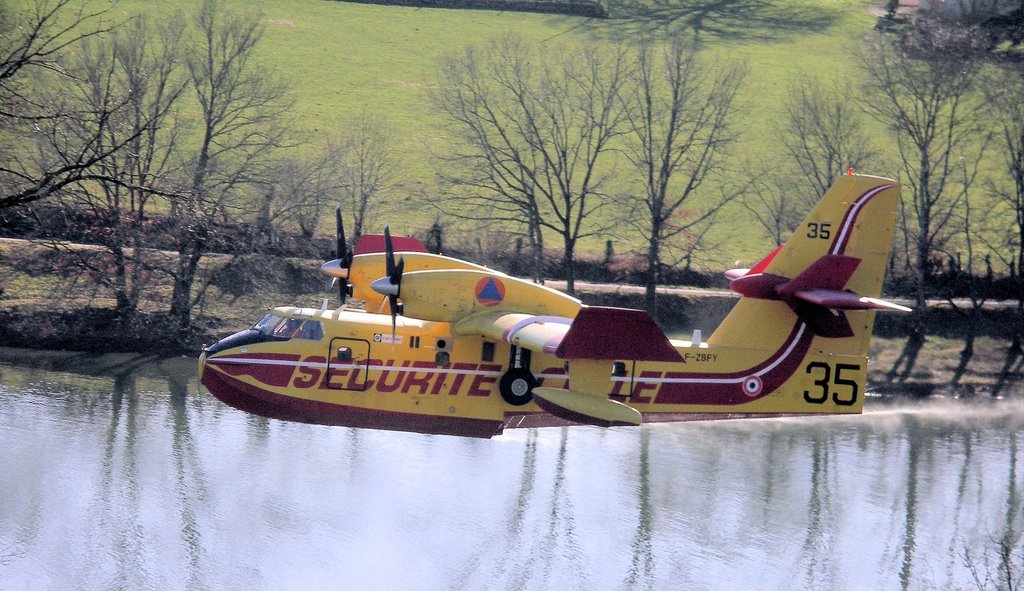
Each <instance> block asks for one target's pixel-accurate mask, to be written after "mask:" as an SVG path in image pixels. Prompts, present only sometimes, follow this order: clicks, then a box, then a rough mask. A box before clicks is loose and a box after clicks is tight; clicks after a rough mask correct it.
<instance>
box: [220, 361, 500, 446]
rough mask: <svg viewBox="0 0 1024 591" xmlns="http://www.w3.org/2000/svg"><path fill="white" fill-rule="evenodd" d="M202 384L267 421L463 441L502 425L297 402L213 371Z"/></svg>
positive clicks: (493, 432)
mask: <svg viewBox="0 0 1024 591" xmlns="http://www.w3.org/2000/svg"><path fill="white" fill-rule="evenodd" d="M202 382H203V385H204V386H206V388H207V389H208V390H209V391H210V392H211V393H212V394H213V395H214V396H215V397H216V398H217V399H218V400H220V401H221V402H223V403H225V404H227V405H228V406H232V407H234V408H237V409H239V410H243V411H245V412H249V413H252V414H256V415H260V416H263V417H267V418H272V419H281V420H286V421H295V422H300V423H313V424H317V425H331V426H339V427H356V428H363V429H389V430H392V431H409V432H415V433H427V434H435V435H460V436H464V437H493V436H494V435H498V434H500V433H501V430H502V425H503V423H504V421H490V420H485V419H471V418H466V417H451V416H443V415H429V414H422V415H421V414H412V413H400V412H392V411H383V410H375V409H367V408H361V407H355V406H346V405H343V404H332V403H329V402H321V401H317V400H307V399H304V398H296V397H293V396H286V395H282V394H277V393H275V392H270V391H267V390H264V389H262V388H258V387H256V386H253V385H251V384H248V383H245V382H242V381H240V380H237V379H234V378H232V377H231V376H228V375H224V374H222V373H219V372H218V370H216V369H212V368H207V369H206V370H205V371H204V372H203V375H202Z"/></svg>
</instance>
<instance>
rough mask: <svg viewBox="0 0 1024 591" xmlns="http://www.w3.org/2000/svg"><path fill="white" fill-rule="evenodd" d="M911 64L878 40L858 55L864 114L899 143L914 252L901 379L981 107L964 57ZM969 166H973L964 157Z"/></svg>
mask: <svg viewBox="0 0 1024 591" xmlns="http://www.w3.org/2000/svg"><path fill="white" fill-rule="evenodd" d="M918 55H919V56H920V58H918V59H915V58H914V57H911V56H910V55H908V54H906V53H904V52H903V51H901V50H899V49H897V48H895V47H894V46H892V45H890V44H888V43H886V42H885V41H883V40H876V43H875V44H874V45H873V47H872V48H871V49H870V50H869V51H868V52H866V53H864V54H862V55H861V56H860V58H861V59H860V62H861V67H862V68H863V70H864V71H865V73H866V74H867V83H866V88H865V92H864V93H863V96H864V97H866V98H865V100H863V101H862V106H863V108H864V109H865V110H866V111H867V112H868V113H869V114H871V115H872V116H873V117H875V118H876V119H877V120H878V121H879V122H880V123H882V124H883V125H885V126H886V127H888V128H889V130H890V131H891V132H892V134H893V136H894V137H895V140H896V147H897V150H898V153H899V159H900V169H901V171H902V173H903V174H902V177H903V180H904V182H905V185H906V187H907V189H909V191H907V190H905V191H904V204H905V206H906V215H904V216H902V220H903V222H904V223H903V224H902V228H901V230H902V231H903V232H904V233H905V234H906V236H907V238H908V242H909V243H910V245H911V248H912V250H913V261H912V262H913V273H914V283H915V299H916V302H915V303H916V306H915V307H916V310H915V312H914V316H913V318H912V322H911V324H912V328H911V334H910V336H909V338H908V339H907V345H906V348H905V349H904V352H903V354H902V355H901V357H900V359H899V360H898V361H897V363H896V365H895V366H894V367H893V369H892V371H891V372H890V376H891V377H895V375H896V374H897V372H898V371H899V367H900V365H901V364H902V366H903V370H902V374H901V379H905V378H906V377H907V376H908V375H909V372H910V370H911V369H912V367H913V365H914V363H915V362H916V358H917V354H918V353H919V352H920V349H921V347H922V346H923V345H924V341H925V326H924V311H925V306H926V303H927V298H928V288H929V267H930V264H931V263H930V259H931V257H932V256H933V255H934V254H935V252H936V250H937V247H938V246H939V245H941V244H942V243H943V242H944V241H945V240H946V239H947V238H948V236H949V234H950V232H951V231H952V228H951V227H950V225H949V223H948V222H949V220H950V219H951V218H952V217H953V215H955V213H956V212H957V211H958V209H959V208H960V207H961V201H962V196H963V191H961V190H958V189H957V188H956V187H955V186H952V187H951V184H952V183H951V182H950V181H951V180H954V179H955V174H956V171H957V169H958V167H959V166H960V165H961V161H960V158H961V156H963V155H969V154H971V153H972V150H975V149H977V142H976V138H977V131H978V127H977V124H978V121H980V120H982V118H981V116H980V115H981V113H980V102H979V101H977V100H975V97H974V94H975V79H976V72H977V70H976V68H974V67H972V66H971V64H970V63H969V62H967V61H966V60H965V58H964V57H963V55H962V54H960V53H957V52H951V51H942V50H939V49H936V50H935V51H932V52H921V53H919V54H918ZM968 160H972V159H971V158H970V157H968Z"/></svg>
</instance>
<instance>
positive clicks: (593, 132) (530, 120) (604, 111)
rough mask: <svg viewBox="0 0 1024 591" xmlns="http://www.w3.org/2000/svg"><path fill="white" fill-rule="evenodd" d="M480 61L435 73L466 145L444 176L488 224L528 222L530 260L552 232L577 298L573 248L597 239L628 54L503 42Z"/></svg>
mask: <svg viewBox="0 0 1024 591" xmlns="http://www.w3.org/2000/svg"><path fill="white" fill-rule="evenodd" d="M477 53H478V52H477V50H475V49H473V48H470V49H467V50H466V51H465V52H464V53H463V54H462V55H461V56H457V57H453V58H449V59H447V60H445V61H444V62H443V63H442V66H441V77H440V78H441V79H440V81H439V84H438V86H437V90H436V92H435V95H434V96H435V102H436V104H437V105H438V106H439V108H440V109H441V110H442V111H443V112H444V113H445V114H447V115H448V116H449V118H450V121H451V122H452V127H453V130H454V131H453V132H454V133H455V134H456V137H459V138H460V139H461V140H462V144H461V145H460V146H458V147H457V149H456V151H455V153H454V154H451V155H448V156H446V157H444V159H443V163H444V166H445V170H443V171H442V176H443V177H444V178H446V180H447V181H448V182H449V183H451V184H452V185H453V186H455V187H458V188H460V189H463V190H466V191H468V192H469V194H468V195H467V198H468V199H469V200H471V201H474V202H475V204H476V205H478V206H481V207H486V208H487V211H488V215H489V217H491V216H493V217H494V218H504V219H509V220H519V221H520V222H522V223H524V224H525V225H526V226H527V233H528V235H529V237H530V239H531V242H532V247H533V250H534V252H538V253H539V249H540V248H542V244H543V243H542V240H543V238H542V234H541V232H542V228H543V229H547V230H550V231H553V232H555V233H556V234H557V235H558V236H559V237H560V238H561V240H562V268H563V272H564V276H565V280H566V286H567V287H566V290H567V291H568V292H569V293H573V292H574V291H575V249H576V244H577V243H578V242H579V240H580V239H581V238H583V237H585V236H588V235H591V234H592V233H594V232H595V231H596V229H595V228H594V226H593V219H592V214H593V213H594V212H595V211H597V210H598V209H600V208H601V207H603V206H604V205H605V204H606V203H607V201H606V199H605V197H606V194H605V193H604V192H603V189H602V187H603V184H604V181H605V180H606V177H605V173H606V171H605V169H603V168H602V167H603V166H604V165H605V161H606V159H607V155H608V153H609V148H610V142H611V141H612V139H613V138H614V137H616V135H617V134H618V133H619V127H620V123H621V117H622V111H621V108H620V107H621V103H620V99H619V95H618V93H619V91H620V88H621V86H622V84H623V81H624V76H623V74H624V69H625V67H626V63H625V51H624V50H623V49H622V48H620V47H616V48H611V49H605V48H598V47H593V46H584V47H575V48H564V49H562V48H558V49H555V50H546V51H544V52H540V51H538V50H537V49H535V48H532V47H530V46H529V45H527V44H526V43H525V42H523V41H522V40H519V39H514V38H506V39H503V40H501V41H498V42H495V43H492V44H491V45H490V46H489V47H488V49H487V50H486V52H485V55H484V56H483V58H482V59H480V58H479V57H478V55H477ZM536 267H539V265H536Z"/></svg>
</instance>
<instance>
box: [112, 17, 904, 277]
mask: <svg viewBox="0 0 1024 591" xmlns="http://www.w3.org/2000/svg"><path fill="white" fill-rule="evenodd" d="M196 4H197V2H196V1H194V0H189V1H184V2H176V3H166V2H156V1H154V0H126V1H121V2H118V3H117V4H116V5H115V7H114V11H115V12H116V13H118V14H119V15H123V16H129V15H132V14H137V13H140V12H141V13H147V14H150V15H156V16H159V15H160V14H166V13H169V12H170V11H172V10H181V11H184V12H186V13H188V11H189V10H190V9H191V8H192V7H194V6H195V5H196ZM230 5H231V3H230V2H229V6H230ZM234 7H235V8H236V9H241V10H246V11H250V10H251V11H260V12H261V13H262V14H263V15H264V17H265V20H266V23H267V30H266V35H265V38H264V43H263V44H262V46H261V48H260V59H261V60H262V63H263V64H264V65H265V67H266V68H267V70H268V72H270V73H272V74H274V75H279V76H282V77H284V78H285V79H286V80H290V81H291V82H292V84H293V87H294V96H295V100H296V105H295V110H294V116H295V118H296V122H297V123H296V124H297V126H298V127H300V128H301V129H303V130H305V131H308V132H309V133H310V134H312V137H314V138H315V137H317V136H320V135H331V134H336V133H339V132H340V131H341V130H342V129H343V127H344V124H345V120H346V118H347V117H349V116H351V114H353V113H354V112H358V111H360V110H370V111H373V112H376V113H379V114H381V115H383V116H384V117H385V118H386V119H387V120H388V121H390V122H391V124H392V125H393V126H394V127H395V129H396V130H397V131H398V134H399V137H400V140H401V142H402V147H401V153H402V157H403V162H404V163H405V166H403V178H402V180H403V182H404V183H405V185H406V188H405V189H404V190H399V191H397V192H396V193H397V194H395V195H392V196H391V197H390V200H391V206H392V207H391V211H392V212H394V213H392V214H391V216H390V218H391V219H392V221H393V222H395V225H396V226H397V227H400V228H401V227H403V226H407V227H408V229H407V230H406V231H410V230H411V231H415V230H419V229H421V228H423V227H425V226H426V225H429V224H430V223H431V222H432V221H433V217H434V216H435V215H436V212H435V211H434V210H432V209H431V208H424V207H420V206H419V205H420V204H416V203H410V202H409V201H408V200H409V199H410V198H409V197H408V195H409V193H412V192H413V191H412V189H411V188H410V187H418V186H422V187H424V191H425V192H426V193H428V194H429V193H430V192H431V188H432V187H433V186H434V178H433V171H432V168H431V166H430V160H429V154H428V152H429V150H430V149H431V148H437V147H440V146H443V143H442V142H443V138H442V137H441V136H440V135H439V133H440V132H439V129H438V123H439V121H440V119H439V117H438V115H437V114H436V113H435V112H434V111H433V110H432V108H431V106H430V104H429V102H428V100H427V89H428V88H429V87H430V85H431V84H433V83H434V80H435V72H436V68H437V62H438V60H439V58H441V57H442V56H444V55H447V54H450V53H452V52H456V51H459V50H461V49H462V48H464V47H465V46H466V45H469V44H483V43H486V42H487V41H489V40H490V39H492V38H495V37H497V36H500V35H504V34H508V33H512V34H516V35H519V36H522V37H523V38H525V39H527V40H531V41H533V42H536V43H538V44H542V45H545V46H548V47H551V48H552V50H553V51H554V50H557V48H559V47H560V46H562V45H564V44H571V43H578V42H584V41H597V42H609V43H610V42H616V41H619V40H629V39H631V38H634V37H636V35H637V32H638V31H641V30H643V31H660V32H667V31H669V30H672V29H674V28H677V27H686V28H689V29H691V30H695V31H696V32H697V34H698V35H699V37H700V39H701V42H702V44H703V46H704V47H705V51H706V52H708V54H709V55H715V56H716V57H717V58H718V59H721V60H734V59H735V60H742V61H745V62H746V63H747V64H748V66H749V74H748V78H747V80H746V83H745V86H744V88H743V91H742V93H741V105H742V108H743V112H742V114H741V116H740V121H739V124H738V125H737V128H738V129H740V130H742V132H743V133H742V139H741V143H740V144H739V145H738V146H737V148H736V150H735V151H736V157H737V158H736V161H737V162H742V161H751V160H753V161H768V162H770V161H771V160H772V159H774V158H781V157H782V154H781V150H780V147H779V145H778V142H777V140H776V137H775V133H774V132H773V129H775V128H776V127H777V123H776V122H777V120H778V119H779V118H780V116H781V104H782V100H783V97H784V96H785V93H786V91H787V89H788V87H789V86H790V85H791V83H792V81H793V80H795V79H797V78H800V77H803V76H811V75H813V76H829V75H833V74H839V75H855V71H854V68H853V67H852V64H851V59H850V52H851V50H853V49H855V47H856V46H857V44H858V43H859V42H860V40H861V39H862V38H863V36H864V35H866V34H867V33H868V32H869V31H870V30H871V27H872V25H873V22H874V21H873V18H872V17H871V15H870V14H869V13H868V8H869V5H868V4H867V3H865V2H861V1H856V0H823V1H818V0H776V1H775V2H766V1H763V0H733V1H724V0H717V1H712V0H669V1H667V2H654V1H652V0H611V2H610V4H609V11H610V12H611V14H612V15H613V17H614V18H612V19H587V18H581V17H570V16H559V15H543V14H526V13H515V12H493V11H483V10H448V9H428V8H407V7H386V6H374V5H365V4H349V3H345V2H337V1H330V0H328V1H325V0H284V1H274V2H269V1H263V0H257V1H253V2H246V3H239V2H235V3H234ZM870 172H876V173H880V174H888V173H890V172H891V171H870ZM410 205H412V206H413V207H410ZM729 215H730V216H731V217H732V219H733V220H735V221H731V222H730V223H725V224H720V228H718V229H717V236H716V238H717V239H719V240H720V241H722V242H727V243H728V244H729V246H728V249H727V250H728V252H727V253H723V254H722V256H721V261H728V262H729V263H731V262H732V261H733V260H734V259H746V260H751V259H754V258H757V257H759V256H760V255H761V254H762V253H763V252H765V251H766V250H767V249H768V247H769V245H768V243H767V240H766V239H764V238H763V237H761V235H760V232H759V231H757V230H756V229H754V230H751V227H748V226H746V222H748V221H749V220H748V217H747V214H746V213H745V212H743V211H742V210H741V209H740V208H735V209H734V210H733V211H731V212H729ZM602 245H603V240H597V239H595V240H592V241H591V242H590V243H586V244H585V245H584V248H585V249H589V250H592V251H594V252H596V251H597V250H598V249H599V248H600V247H601V246H602ZM617 250H618V251H619V252H623V251H625V250H626V247H625V245H623V246H620V247H618V248H617Z"/></svg>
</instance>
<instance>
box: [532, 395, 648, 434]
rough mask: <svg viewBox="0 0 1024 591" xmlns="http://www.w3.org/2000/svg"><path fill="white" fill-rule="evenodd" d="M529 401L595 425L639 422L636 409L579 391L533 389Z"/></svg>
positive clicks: (559, 414) (638, 414)
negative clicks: (531, 400) (531, 399)
mask: <svg viewBox="0 0 1024 591" xmlns="http://www.w3.org/2000/svg"><path fill="white" fill-rule="evenodd" d="M533 400H534V402H536V403H537V406H539V407H541V408H542V409H544V410H545V411H547V412H549V413H551V414H553V415H555V416H556V417H558V418H560V419H565V420H567V421H572V422H574V423H581V424H584V425H596V426H598V427H615V426H626V425H634V426H635V425H639V424H640V423H641V422H642V421H643V419H642V417H641V415H640V411H638V410H636V409H635V408H633V407H631V406H626V405H625V404H622V403H621V402H617V401H615V400H609V399H607V398H603V397H600V396H594V395H590V394H581V393H579V392H573V391H572V390H562V389H560V388H543V387H541V388H534V389H533Z"/></svg>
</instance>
